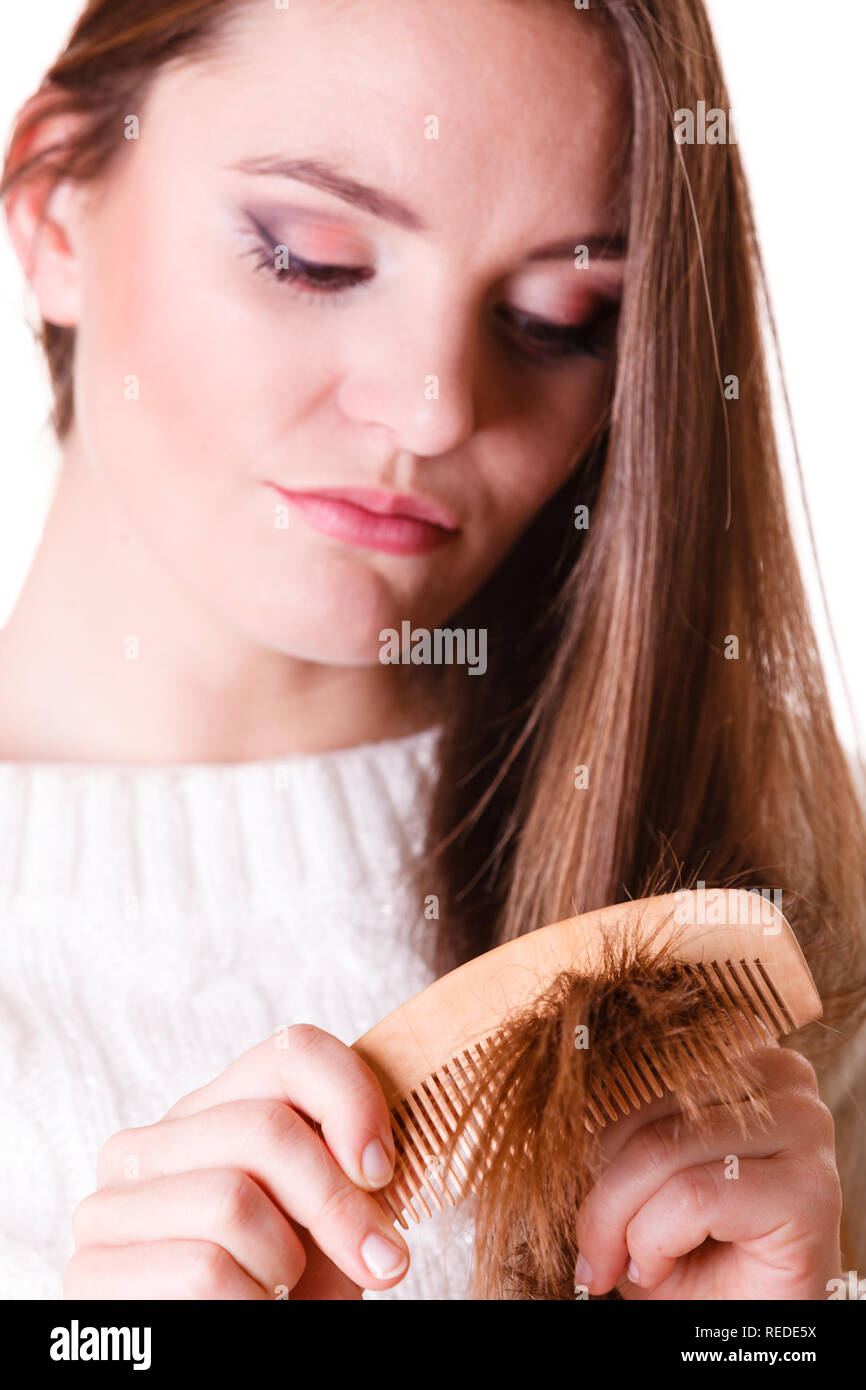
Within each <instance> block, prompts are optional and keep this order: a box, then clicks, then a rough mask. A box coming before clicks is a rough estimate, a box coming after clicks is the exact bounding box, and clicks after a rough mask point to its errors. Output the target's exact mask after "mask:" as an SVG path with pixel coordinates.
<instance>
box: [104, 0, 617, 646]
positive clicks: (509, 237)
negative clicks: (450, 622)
mask: <svg viewBox="0 0 866 1390" xmlns="http://www.w3.org/2000/svg"><path fill="white" fill-rule="evenodd" d="M624 100H625V99H624V95H623V88H622V85H621V81H620V79H619V78H618V76H617V73H616V69H615V68H614V66H613V63H612V61H611V59H610V58H609V56H608V55H607V53H606V50H605V48H604V46H603V44H602V41H601V39H600V37H599V33H598V30H597V29H596V27H595V25H594V24H593V22H592V21H591V20H590V19H588V17H587V15H586V13H585V12H581V11H579V10H575V9H574V8H572V7H571V6H569V5H565V4H562V5H557V4H553V3H550V4H541V3H527V4H513V3H507V2H506V0H435V3H433V2H432V0H431V3H415V4H411V5H407V4H406V3H405V0H377V3H376V4H375V5H369V4H359V3H357V2H356V0H291V4H290V6H289V8H288V9H285V10H283V9H277V8H276V7H275V6H273V5H270V4H257V5H249V6H242V7H241V9H240V10H239V12H238V13H237V15H236V16H235V17H234V19H233V20H232V22H231V24H230V25H229V27H228V28H227V29H226V31H225V37H224V42H222V43H221V44H220V46H219V48H218V50H217V51H216V52H215V53H214V54H213V55H212V56H211V57H209V58H208V60H207V63H206V64H205V63H199V62H196V63H192V62H190V61H189V60H188V59H187V60H185V61H184V62H182V63H180V64H178V65H177V66H176V67H171V68H164V69H163V70H162V71H161V73H160V74H159V76H158V78H157V80H156V81H155V83H154V85H153V87H152V88H151V91H150V94H149V96H148V99H147V101H146V103H145V105H144V107H143V109H142V110H141V111H140V112H138V113H131V114H138V115H139V117H140V131H139V138H138V139H137V140H136V139H131V140H128V141H127V140H124V143H123V148H122V150H121V151H120V153H119V156H118V159H117V160H116V161H115V162H114V164H113V166H112V167H111V169H110V172H109V174H108V176H107V178H106V179H105V181H104V183H103V185H102V186H100V187H91V189H90V192H89V194H88V196H87V199H86V201H85V203H84V205H83V217H84V220H83V222H81V223H80V235H79V237H78V243H77V250H78V254H79V265H80V276H81V280H80V284H81V299H80V303H81V314H80V318H79V320H78V325H77V328H78V340H77V348H76V354H77V355H76V417H77V427H78V441H79V447H80V448H81V449H82V450H83V455H84V457H85V458H86V460H87V463H88V466H89V467H91V468H92V469H93V470H95V473H96V475H97V476H98V477H99V479H100V480H101V483H102V484H103V485H104V486H107V487H109V488H111V489H112V490H113V491H114V492H115V494H116V495H117V498H118V500H119V501H120V503H121V506H122V508H123V510H124V511H125V512H126V514H127V515H128V517H129V518H130V520H131V521H132V523H133V525H134V526H135V527H137V528H138V530H139V531H140V533H141V534H142V536H143V538H144V539H145V541H146V542H147V544H148V546H149V548H150V549H151V551H152V552H154V553H155V554H156V555H157V556H158V557H159V558H160V559H161V561H162V562H163V563H164V564H165V565H167V566H169V567H170V568H171V570H172V571H173V572H174V574H175V575H176V576H177V577H178V578H179V579H180V580H181V581H182V582H183V583H184V584H185V585H190V586H192V587H193V589H194V590H195V591H196V592H197V593H198V594H199V595H200V596H201V597H202V598H203V599H204V600H205V602H206V603H207V605H208V606H209V607H210V608H211V609H213V610H216V611H217V612H218V613H219V614H220V615H221V616H222V617H224V618H225V619H226V620H227V621H228V622H229V623H230V624H231V625H232V626H233V627H234V628H240V629H241V630H242V631H243V632H244V633H245V634H246V635H247V636H249V637H250V638H252V639H253V640H254V641H255V642H256V643H260V644H264V645H266V646H268V647H269V648H272V649H276V650H280V651H283V652H286V653H287V654H293V655H297V656H301V657H304V658H307V659H313V660H318V661H324V662H328V663H345V664H350V665H354V664H367V663H371V664H372V663H374V662H376V661H377V660H378V656H379V650H380V642H379V633H380V631H381V629H383V628H385V627H399V625H400V623H401V622H402V621H403V620H404V619H410V620H411V621H412V623H413V624H415V625H416V626H419V625H420V626H424V627H428V628H432V627H435V626H437V625H440V624H441V623H443V622H444V621H445V620H446V619H447V618H448V616H449V615H450V614H452V613H453V612H454V611H455V610H456V609H457V608H458V607H459V606H460V605H461V604H462V603H463V602H464V601H465V600H466V599H467V598H468V597H469V596H470V595H471V594H472V593H473V592H474V591H475V590H476V589H477V588H478V587H479V586H480V585H481V584H482V582H483V581H484V580H485V579H486V578H487V577H488V576H489V575H490V574H491V573H492V571H493V570H494V569H495V568H496V566H497V564H498V563H499V562H500V560H501V559H502V558H503V556H504V555H505V554H506V553H507V551H508V550H509V549H510V547H511V546H512V545H513V543H514V542H515V540H516V539H517V537H518V536H519V534H520V533H521V532H522V531H523V530H524V529H525V527H526V526H527V524H528V523H529V521H530V520H531V518H532V517H533V515H534V514H535V513H536V512H537V511H538V509H539V508H540V507H541V506H542V504H543V503H544V502H545V501H546V500H547V499H548V498H549V497H550V496H551V495H552V494H553V493H554V492H555V491H556V490H557V489H558V488H559V487H560V486H561V484H562V483H563V482H564V480H565V478H566V477H567V475H568V473H569V472H570V471H571V470H572V469H573V467H574V465H575V462H576V461H577V459H578V458H579V456H580V455H581V453H582V451H583V450H584V448H585V445H586V442H587V440H588V437H589V434H590V432H591V430H592V427H593V425H594V423H595V421H596V420H597V417H598V413H599V410H600V408H601V406H602V403H603V400H604V396H605V391H606V386H607V383H608V374H609V372H610V370H611V368H610V344H611V338H612V332H611V326H612V316H611V311H612V310H614V311H615V306H616V302H617V299H618V295H619V289H620V282H621V262H620V260H619V259H618V251H617V246H616V238H617V233H618V232H619V231H620V230H621V228H620V227H619V226H618V225H617V222H616V218H615V211H614V207H613V203H614V197H615V194H616V192H617V187H618V180H619V164H618V158H619V151H620V149H621V146H622V140H623V128H624V122H625V110H624ZM605 242H608V243H609V244H608V245H607V246H606V245H605ZM579 246H588V248H589V254H588V261H587V263H586V264H583V263H582V262H583V260H584V259H585V258H584V256H583V253H578V254H577V256H576V255H575V248H577V247H579ZM281 248H282V249H281ZM576 261H577V264H576ZM300 263H303V265H302V264H300ZM310 263H312V264H313V265H315V266H318V267H329V268H330V269H327V270H321V269H320V270H318V271H313V272H312V273H311V272H309V270H306V269H305V268H304V267H305V266H308V265H309V264H310ZM323 490H324V491H326V492H329V493H332V494H334V493H336V494H339V495H340V497H341V498H342V500H340V497H338V498H337V500H335V499H334V497H333V496H331V497H330V498H328V497H325V498H323V497H322V496H321V495H320V494H321V493H322V492H323ZM287 493H288V494H291V497H287V496H286V494H287ZM311 494H317V495H318V496H311ZM407 499H409V500H408V501H407ZM358 502H360V503H361V504H362V505H361V507H360V509H359V507H358V506H357V503H358ZM413 512H414V517H413V515H412V514H413ZM389 513H390V515H388V514H389ZM419 513H420V514H421V515H420V517H419V515H418V514H419ZM568 525H569V517H568V516H564V517H563V527H564V528H566V527H568Z"/></svg>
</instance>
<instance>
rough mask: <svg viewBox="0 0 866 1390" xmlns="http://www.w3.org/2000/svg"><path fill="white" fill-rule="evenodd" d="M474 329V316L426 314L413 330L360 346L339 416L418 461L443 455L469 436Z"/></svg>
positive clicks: (345, 380)
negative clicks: (380, 434)
mask: <svg viewBox="0 0 866 1390" xmlns="http://www.w3.org/2000/svg"><path fill="white" fill-rule="evenodd" d="M478 372H479V361H478V328H477V326H476V324H475V322H474V321H472V319H471V316H469V315H467V314H464V315H460V316H458V315H457V314H456V313H453V312H452V313H451V314H449V315H445V314H438V315H436V316H428V317H427V318H426V320H425V322H423V324H422V325H421V326H420V328H419V329H418V330H417V331H415V330H411V331H408V332H406V331H397V332H395V333H394V334H392V335H390V336H389V335H388V334H387V333H384V332H383V333H382V334H381V335H380V336H379V337H378V339H377V340H376V341H375V342H370V341H369V340H368V341H367V342H366V343H359V344H358V349H357V354H356V356H355V358H354V360H353V362H352V364H351V366H350V367H349V368H348V369H347V370H346V371H345V372H344V375H343V378H342V381H341V383H340V388H339V404H340V408H341V410H342V412H343V414H344V415H345V416H346V417H347V418H348V419H350V420H352V421H354V422H357V423H359V424H368V425H377V426H379V427H380V428H384V429H386V430H387V431H388V433H389V434H390V435H391V436H392V438H393V440H394V442H395V444H397V445H398V446H399V447H400V448H401V449H404V450H406V451H407V452H409V453H412V454H415V455H416V456H418V457H428V458H429V457H434V456H437V455H441V454H446V453H448V452H449V451H450V450H453V449H455V448H457V447H458V446H459V445H460V444H462V443H464V442H465V441H466V440H467V439H468V438H469V437H470V436H471V435H472V433H473V431H474V429H475V420H476V409H477V403H476V395H477V388H478Z"/></svg>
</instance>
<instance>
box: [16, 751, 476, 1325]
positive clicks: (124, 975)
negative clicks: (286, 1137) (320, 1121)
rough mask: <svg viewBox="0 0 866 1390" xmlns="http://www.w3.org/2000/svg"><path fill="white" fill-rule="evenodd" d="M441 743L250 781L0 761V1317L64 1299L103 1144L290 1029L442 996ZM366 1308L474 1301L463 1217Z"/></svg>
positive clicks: (240, 767)
mask: <svg viewBox="0 0 866 1390" xmlns="http://www.w3.org/2000/svg"><path fill="white" fill-rule="evenodd" d="M436 737H437V734H436V731H435V730H429V731H426V732H424V733H421V734H415V735H412V736H410V737H408V738H403V739H397V740H392V741H388V742H384V743H379V744H367V745H363V746H361V747H357V748H352V749H347V750H340V751H336V752H331V753H324V754H321V755H293V756H290V757H287V758H283V759H273V760H268V761H262V762H253V763H240V764H205V765H175V766H163V767H145V766H91V765H79V764H74V763H64V764H57V763H2V764H0V855H2V871H0V1133H2V1135H3V1140H4V1150H5V1154H4V1158H3V1163H2V1171H3V1194H2V1195H3V1204H2V1215H0V1297H2V1298H7V1299H16V1298H18V1299H20V1298H58V1297H60V1296H61V1280H62V1274H63V1269H64V1266H65V1264H66V1262H67V1261H68V1259H69V1257H70V1256H71V1254H72V1253H73V1249H74V1247H73V1242H72V1237H71V1234H70V1224H69V1223H70V1217H71V1214H72V1211H73V1209H74V1207H75V1206H76V1204H77V1203H78V1202H79V1201H80V1200H81V1199H82V1198H83V1197H85V1196H86V1195H87V1194H88V1193H89V1192H92V1191H93V1190H94V1188H95V1186H96V1160H97V1155H98V1152H99V1149H100V1147H101V1146H102V1144H103V1143H104V1142H105V1140H106V1139H108V1138H109V1136H111V1135H112V1134H114V1133H116V1132H117V1131H118V1130H121V1129H127V1128H130V1127H133V1126H138V1125H148V1124H153V1123H154V1122H156V1121H157V1120H159V1119H160V1118H161V1117H162V1115H163V1114H164V1113H165V1112H166V1110H168V1109H169V1108H170V1107H171V1106H172V1105H173V1104H174V1103H175V1101H177V1100H179V1099H180V1097H181V1096H183V1095H185V1094H187V1092H189V1091H191V1090H193V1089H195V1088H196V1087H198V1086H202V1085H204V1084H205V1083H206V1082H208V1081H210V1080H212V1079H213V1078H214V1077H215V1076H217V1075H218V1074H219V1073H220V1072H221V1071H223V1070H224V1069H225V1068H226V1067H227V1066H228V1065H229V1064H230V1063H231V1062H232V1061H234V1059H235V1058H236V1057H239V1056H240V1055H241V1054H242V1053H243V1052H245V1051H247V1049H248V1048H250V1047H253V1046H255V1044H256V1043H259V1042H261V1041H262V1040H263V1039H264V1038H267V1037H270V1036H273V1034H274V1033H275V1032H276V1031H277V1030H278V1029H280V1028H281V1027H283V1026H284V1025H286V1024H288V1023H301V1022H309V1023H315V1024H317V1025H318V1026H319V1027H320V1028H324V1029H326V1030H327V1031H328V1032H330V1033H334V1034H335V1035H336V1036H337V1037H339V1038H342V1039H343V1040H344V1041H346V1042H353V1041H354V1039H355V1038H356V1037H358V1036H359V1035H360V1034H361V1033H363V1032H365V1031H366V1029H367V1028H369V1027H371V1026H372V1025H373V1024H374V1023H376V1022H377V1021H378V1020H379V1019H380V1018H381V1017H382V1016H383V1015H384V1014H386V1013H388V1012H389V1011H390V1010H391V1009H393V1008H395V1007H396V1006H397V1005H398V1004H400V1003H402V1002H403V1001H404V1000H405V999H406V998H408V997H409V996H411V995H412V994H414V993H415V992H416V991H417V990H419V989H423V988H424V986H425V985H427V984H428V983H430V980H431V979H432V978H433V976H432V974H431V972H430V969H429V967H428V966H427V965H426V964H425V961H424V958H423V955H422V952H421V949H420V944H421V941H422V938H423V933H424V931H425V929H427V930H429V929H430V925H431V924H430V923H429V922H427V921H425V919H424V903H423V898H422V899H421V900H420V901H419V898H418V895H417V893H416V892H415V891H414V890H413V887H412V882H413V874H412V869H413V866H414V864H415V863H416V862H417V857H418V856H419V854H420V853H421V849H422V843H423V833H424V822H425V813H426V807H427V798H428V794H429V786H430V778H431V773H432V769H433V759H434V755H435V743H436ZM408 1241H409V1244H410V1249H411V1252H412V1264H411V1268H410V1272H409V1274H408V1275H407V1276H406V1278H405V1279H404V1280H403V1282H402V1283H401V1284H399V1285H398V1286H397V1287H396V1288H395V1289H393V1290H389V1291H388V1292H386V1293H384V1294H372V1293H368V1294H366V1295H365V1297H368V1298H386V1299H406V1298H415V1299H436V1298H463V1297H466V1287H467V1280H468V1272H469V1254H470V1242H471V1226H470V1222H469V1219H468V1217H467V1216H466V1215H462V1214H461V1213H458V1214H457V1216H456V1217H455V1216H453V1215H452V1218H451V1219H450V1220H444V1219H443V1218H441V1217H439V1218H437V1219H436V1220H435V1221H426V1222H424V1223H423V1224H422V1225H421V1226H419V1227H417V1228H414V1229H413V1230H412V1231H410V1233H409V1235H408Z"/></svg>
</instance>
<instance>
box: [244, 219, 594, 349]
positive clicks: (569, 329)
mask: <svg viewBox="0 0 866 1390" xmlns="http://www.w3.org/2000/svg"><path fill="white" fill-rule="evenodd" d="M256 228H257V230H258V232H259V233H260V235H261V241H260V243H259V245H257V246H255V247H253V250H252V252H251V253H248V254H252V255H253V256H255V260H256V269H257V270H260V271H262V272H264V273H266V274H270V275H271V276H272V277H273V278H274V279H275V280H276V281H277V282H278V283H279V284H282V285H286V286H287V287H290V288H291V289H292V290H293V291H294V292H295V293H296V294H299V295H301V296H302V297H306V298H307V299H309V300H311V301H312V302H316V303H319V304H322V303H324V302H328V301H333V300H334V299H335V297H336V296H339V295H343V294H344V293H345V292H346V291H347V290H351V289H355V288H357V287H358V286H361V285H364V284H367V283H368V282H369V281H370V280H371V279H372V278H373V276H374V275H375V270H373V269H372V268H371V267H370V266H347V265H325V264H322V263H320V262H316V261H306V260H303V259H302V258H301V257H300V256H297V255H295V253H294V252H293V251H291V250H289V248H288V247H287V246H284V245H279V244H275V243H274V241H273V239H272V238H271V237H269V235H268V233H267V232H266V231H265V229H264V228H263V227H261V225H260V224H259V223H256ZM494 313H495V315H496V317H497V319H498V320H499V321H500V322H501V323H502V324H503V326H504V329H505V332H506V336H507V338H508V340H509V342H510V343H511V344H512V345H513V346H514V348H515V349H516V350H517V351H518V352H519V353H520V354H521V356H523V357H524V358H525V359H527V360H529V361H532V362H537V363H541V364H542V365H543V364H553V363H555V362H556V361H557V360H562V359H563V358H568V357H575V356H585V357H593V358H596V359H597V360H599V361H606V360H607V358H608V356H609V352H610V348H611V345H612V340H613V332H612V329H613V328H614V327H615V324H616V317H617V307H616V306H613V307H612V306H611V305H609V304H606V305H605V306H604V308H603V309H602V311H601V312H600V313H598V314H596V315H595V316H594V318H592V319H591V320H590V321H589V322H588V323H584V324H558V323H552V322H551V321H550V320H548V319H542V318H538V317H536V316H535V315H533V314H529V313H526V312H524V311H522V310H520V309H514V308H510V307H508V306H507V305H497V307H496V309H495V310H494Z"/></svg>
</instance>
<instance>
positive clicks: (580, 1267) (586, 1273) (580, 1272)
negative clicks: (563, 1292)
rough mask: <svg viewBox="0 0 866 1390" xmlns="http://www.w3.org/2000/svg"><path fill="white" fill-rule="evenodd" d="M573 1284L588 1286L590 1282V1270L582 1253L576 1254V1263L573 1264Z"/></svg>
mask: <svg viewBox="0 0 866 1390" xmlns="http://www.w3.org/2000/svg"><path fill="white" fill-rule="evenodd" d="M574 1282H575V1284H586V1286H587V1288H589V1286H590V1284H591V1283H592V1270H591V1269H590V1267H589V1265H588V1264H587V1262H586V1260H585V1259H584V1258H583V1256H582V1255H578V1257H577V1264H576V1265H575V1266H574Z"/></svg>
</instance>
